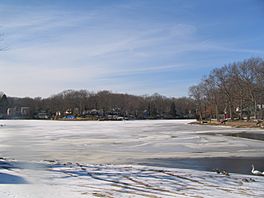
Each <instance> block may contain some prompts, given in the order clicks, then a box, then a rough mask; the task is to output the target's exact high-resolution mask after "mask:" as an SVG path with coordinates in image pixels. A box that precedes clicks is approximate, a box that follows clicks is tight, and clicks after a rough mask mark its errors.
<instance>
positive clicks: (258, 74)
mask: <svg viewBox="0 0 264 198" xmlns="http://www.w3.org/2000/svg"><path fill="white" fill-rule="evenodd" d="M189 94H190V97H191V98H193V99H194V100H195V104H196V113H197V116H198V117H199V119H200V120H202V119H210V118H215V119H217V120H220V119H226V118H230V119H232V120H233V119H248V120H249V119H250V118H253V119H263V117H264V113H263V109H264V60H263V59H262V58H255V57H253V58H249V59H245V60H243V61H240V62H233V63H231V64H227V65H223V66H222V67H219V68H216V69H213V70H212V71H211V72H210V73H209V75H208V76H206V77H204V78H203V79H202V80H201V81H200V83H199V84H198V85H194V86H192V87H190V89H189Z"/></svg>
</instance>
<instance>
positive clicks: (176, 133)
mask: <svg viewBox="0 0 264 198" xmlns="http://www.w3.org/2000/svg"><path fill="white" fill-rule="evenodd" d="M188 122H190V121H186V120H182V121H174V120H169V121H164V120H161V121H124V122H99V121H98V122H96V121H91V122H90V121H89V122H66V121H30V120H28V121H21V120H12V121H9V120H4V121H1V123H0V124H3V125H4V126H3V127H0V155H1V156H3V157H6V158H3V159H2V160H1V161H0V167H1V169H0V197H1V198H2V197H3V198H5V197H7V198H9V197H16V198H26V197H28V198H44V197H45V198H48V197H52V198H53V197H54V198H57V197H65V198H68V197H69V198H70V197H71V198H72V197H77V198H79V197H223V196H226V197H264V191H263V184H264V177H261V176H252V175H240V174H235V173H230V176H227V175H224V174H217V173H216V172H207V171H198V170H192V169H179V168H166V166H163V167H152V166H146V165H138V164H140V162H142V161H144V162H146V161H148V160H149V159H150V160H151V159H158V160H161V161H162V160H163V159H164V163H163V164H166V160H165V159H177V158H180V159H182V158H185V159H192V158H205V157H206V158H209V159H210V158H212V157H225V158H233V157H258V158H260V159H263V157H264V152H263V151H264V145H263V141H260V140H254V139H246V138H238V137H231V136H225V135H223V134H224V133H237V132H243V131H244V132H252V133H261V134H263V131H261V130H257V129H233V128H227V127H212V126H197V125H187V123H188ZM210 133H212V134H219V135H210ZM252 159H253V158H252ZM249 163H250V162H249ZM193 166H194V167H195V164H194V165H193ZM219 167H221V164H219V166H218V167H215V168H219ZM262 167H263V166H262ZM183 168H184V167H183ZM248 174H250V167H249V172H248Z"/></svg>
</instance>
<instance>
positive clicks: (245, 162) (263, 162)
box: [139, 157, 264, 175]
mask: <svg viewBox="0 0 264 198" xmlns="http://www.w3.org/2000/svg"><path fill="white" fill-rule="evenodd" d="M139 164H141V165H148V166H159V167H167V168H182V169H195V170H200V171H213V169H216V168H218V169H224V170H226V171H227V172H229V173H239V174H248V175H249V174H251V164H254V166H255V169H257V170H259V171H264V157H259V158H256V157H254V158H249V157H247V158H243V157H236V158H224V157H220V158H219V157H216V158H211V157H210V158H184V159H183V158H165V159H160V158H155V159H148V160H146V161H143V162H140V163H139Z"/></svg>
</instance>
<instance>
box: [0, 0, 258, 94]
mask: <svg viewBox="0 0 264 198" xmlns="http://www.w3.org/2000/svg"><path fill="white" fill-rule="evenodd" d="M144 6H146V5H145V4H144V3H141V4H133V3H132V4H131V3H123V4H114V5H112V4H111V5H108V6H106V5H105V6H96V8H95V7H92V8H89V9H69V8H67V9H66V8H65V7H63V6H62V7H60V8H58V7H50V6H39V7H38V6H17V5H4V4H0V11H1V12H0V31H1V32H4V34H5V41H4V43H3V45H4V46H8V50H7V51H5V52H2V53H0V75H1V79H2V80H3V82H4V83H3V87H6V90H4V91H6V92H7V93H9V94H10V95H20V96H22V95H24V94H25V95H31V96H38V95H40V96H48V95H51V94H53V92H54V91H58V90H62V89H68V88H71V87H73V88H90V89H91V88H94V87H98V88H100V89H102V88H103V85H105V87H106V88H108V89H116V88H117V87H118V89H117V91H124V90H128V88H127V87H133V84H134V85H135V87H137V89H136V90H135V92H137V90H138V93H141V91H140V90H146V93H150V92H151V90H153V89H152V88H151V87H150V86H149V83H150V82H152V81H153V80H154V79H152V78H151V76H155V75H157V74H160V75H164V76H163V78H161V79H160V80H161V81H163V82H162V83H161V84H162V85H163V86H165V87H166V90H169V89H171V90H180V89H177V88H173V85H172V84H171V83H169V82H170V81H171V80H172V79H168V77H167V76H168V75H167V74H168V73H171V72H175V74H176V73H177V72H181V71H183V70H185V71H188V70H189V71H190V72H191V71H192V70H193V68H199V69H202V68H208V67H209V66H210V65H211V61H208V60H206V61H204V62H202V61H201V60H203V59H204V57H205V56H212V55H213V53H214V54H221V56H223V55H225V54H228V53H234V54H237V53H240V54H241V53H243V54H246V55H248V54H263V49H256V48H245V47H243V48H241V47H237V46H236V45H234V44H232V43H230V42H228V41H225V42H223V41H221V40H216V39H208V38H206V37H204V36H202V35H201V34H200V31H201V30H200V26H199V24H198V23H192V22H190V21H188V20H186V19H185V18H184V17H183V18H182V17H178V18H177V19H176V20H175V21H174V20H167V19H165V18H162V17H161V15H160V17H161V19H157V20H153V17H148V15H147V14H143V15H142V13H144V12H147V11H148V12H149V9H148V8H147V7H144ZM183 7H185V8H186V9H192V8H193V5H192V6H188V5H184V6H183ZM153 9H154V8H153ZM155 9H156V8H155ZM155 9H154V10H153V13H154V12H157V16H159V12H158V11H159V10H155ZM170 9H172V8H168V10H169V11H170ZM173 9H175V12H177V11H178V12H179V10H178V9H177V8H176V7H175V8H173ZM139 10H143V11H144V12H139ZM153 13H150V15H153ZM160 13H161V11H160ZM189 13H191V12H189ZM141 15H142V16H141ZM153 16H155V15H153ZM177 16H178V15H177ZM139 18H140V19H141V20H138V19H139ZM214 56H215V55H214ZM137 76H140V77H137ZM142 76H144V77H143V78H142ZM201 76H202V74H201ZM128 77H131V79H132V80H131V81H130V82H128V80H129V79H130V78H128ZM132 77H133V78H132ZM170 78H171V77H170ZM183 78H184V77H183ZM185 78H186V77H185ZM198 78H200V76H197V79H198ZM147 79H148V80H147ZM149 79H151V80H149ZM122 81H126V82H125V83H124V82H122ZM100 83H101V84H100ZM166 83H168V84H169V86H170V88H168V87H167V86H166ZM21 86H22V88H21ZM156 87H158V86H156ZM175 87H183V86H180V85H177V84H175ZM146 88H147V89H146ZM23 89H24V90H23ZM159 89H160V90H164V89H163V88H162V87H160V88H159ZM21 90H23V91H21ZM157 92H158V90H157ZM23 93H24V94H23ZM178 93H179V92H178ZM186 93H187V90H186V89H185V90H183V91H182V92H181V93H179V95H185V94H186ZM165 94H168V93H165ZM169 95H174V94H169Z"/></svg>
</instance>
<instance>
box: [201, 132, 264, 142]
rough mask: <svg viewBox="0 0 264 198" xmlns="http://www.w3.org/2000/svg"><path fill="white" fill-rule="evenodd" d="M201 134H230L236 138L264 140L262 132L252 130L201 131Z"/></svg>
mask: <svg viewBox="0 0 264 198" xmlns="http://www.w3.org/2000/svg"><path fill="white" fill-rule="evenodd" d="M202 134H203V135H223V136H232V137H238V138H246V139H252V140H260V141H264V134H263V133H253V132H245V131H243V132H238V133H226V132H225V133H212V132H210V133H202Z"/></svg>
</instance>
